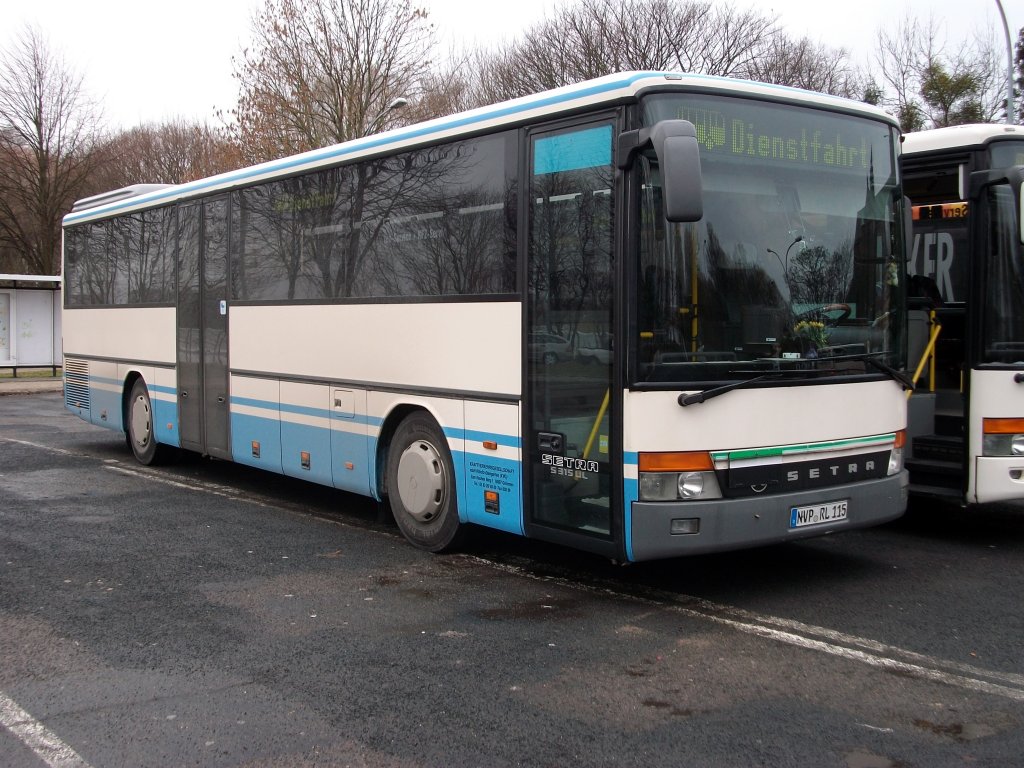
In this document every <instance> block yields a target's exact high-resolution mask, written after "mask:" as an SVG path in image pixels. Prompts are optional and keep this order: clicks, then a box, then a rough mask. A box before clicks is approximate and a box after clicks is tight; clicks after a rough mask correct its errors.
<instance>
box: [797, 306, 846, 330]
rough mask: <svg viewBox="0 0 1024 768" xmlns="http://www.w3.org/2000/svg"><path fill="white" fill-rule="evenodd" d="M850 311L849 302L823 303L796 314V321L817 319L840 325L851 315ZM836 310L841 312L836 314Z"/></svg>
mask: <svg viewBox="0 0 1024 768" xmlns="http://www.w3.org/2000/svg"><path fill="white" fill-rule="evenodd" d="M850 311H851V310H850V305H849V304H822V305H821V306H820V307H814V308H813V309H808V310H807V311H806V312H801V313H800V314H799V315H796V321H797V322H800V321H802V320H816V321H817V322H819V323H824V324H825V325H839V323H841V322H843V320H845V319H846V318H848V317H849V316H850ZM836 312H838V313H839V314H834V313H836Z"/></svg>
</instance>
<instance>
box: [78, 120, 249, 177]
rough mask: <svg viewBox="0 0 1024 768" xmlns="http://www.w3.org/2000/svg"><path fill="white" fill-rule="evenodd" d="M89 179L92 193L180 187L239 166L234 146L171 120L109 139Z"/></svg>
mask: <svg viewBox="0 0 1024 768" xmlns="http://www.w3.org/2000/svg"><path fill="white" fill-rule="evenodd" d="M97 151H98V152H99V155H100V157H101V159H102V162H101V163H100V164H99V167H98V168H97V170H96V172H95V173H94V174H93V175H92V176H91V177H90V179H89V186H90V188H91V190H92V191H94V192H102V191H106V190H110V189H117V188H119V187H124V186H128V185H130V184H182V183H184V182H186V181H192V180H194V179H201V178H203V177H206V176H213V175H214V174H217V173H222V172H224V171H229V170H231V169H233V168H237V167H239V166H240V165H242V159H241V157H240V156H239V154H238V151H237V148H236V147H235V145H234V144H233V143H232V142H230V141H229V140H227V139H226V138H225V137H224V136H223V135H221V134H220V133H219V132H218V131H216V130H214V129H213V128H211V127H210V126H208V125H206V124H204V123H198V122H196V123H192V122H187V121H185V120H171V121H169V122H166V123H161V124H159V125H157V124H152V125H140V126H137V127H135V128H130V129H128V130H125V131H120V132H118V133H115V134H114V135H113V136H110V137H109V138H107V139H106V140H105V141H103V143H102V145H101V146H100V147H99V148H98V150H97Z"/></svg>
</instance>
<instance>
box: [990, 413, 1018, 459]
mask: <svg viewBox="0 0 1024 768" xmlns="http://www.w3.org/2000/svg"><path fill="white" fill-rule="evenodd" d="M982 432H983V435H982V440H981V448H982V454H983V455H985V456H1024V419H982Z"/></svg>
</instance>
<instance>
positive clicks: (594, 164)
mask: <svg viewBox="0 0 1024 768" xmlns="http://www.w3.org/2000/svg"><path fill="white" fill-rule="evenodd" d="M614 125H615V124H614V122H613V121H612V120H611V119H604V120H595V119H590V120H588V121H587V122H576V123H573V124H567V123H561V124H559V125H558V126H557V127H552V128H549V129H541V130H537V131H532V132H531V133H530V136H529V147H530V155H529V157H530V167H529V171H528V173H529V176H528V180H529V196H528V208H529V213H528V224H527V228H528V238H527V243H528V245H527V247H528V258H527V272H526V291H525V293H526V308H525V313H524V326H525V327H524V334H525V341H524V344H523V354H524V358H525V359H524V371H525V374H524V378H525V380H524V393H525V409H524V428H523V435H524V438H523V441H524V449H525V450H524V463H525V465H526V466H525V467H524V469H525V475H526V488H527V490H526V491H525V494H524V495H525V496H526V499H525V501H526V508H527V510H529V511H528V514H527V519H526V523H527V529H528V532H529V534H530V535H532V536H537V537H538V538H544V539H548V540H553V541H561V542H564V543H571V544H573V545H575V546H579V547H582V548H585V549H591V550H593V551H598V552H601V553H606V552H607V553H609V556H612V557H615V556H616V554H615V552H617V549H616V546H617V545H615V543H614V541H613V534H614V533H616V531H615V528H616V527H618V526H615V525H613V521H614V520H615V519H616V517H615V512H616V509H617V508H618V506H620V505H621V501H618V500H617V499H616V497H617V496H619V497H621V494H615V493H613V492H612V489H613V488H616V487H618V486H619V485H621V480H620V479H619V477H620V475H621V471H622V470H621V467H620V466H617V465H616V463H615V462H613V461H611V460H610V457H611V456H613V455H614V454H613V453H612V451H613V450H614V447H613V442H614V441H613V440H612V437H611V423H612V414H613V412H616V411H617V410H618V406H617V404H616V403H615V402H613V400H614V398H613V397H612V393H613V392H614V390H613V389H612V349H613V340H612V327H613V326H612V307H613V305H614V303H615V301H616V299H617V297H616V296H615V292H616V291H617V288H616V286H615V281H614V280H613V258H612V257H613V250H614V247H613V244H614V235H613V230H614V227H613V222H614V216H613V210H614V205H615V201H614V195H613V188H614V168H613V165H612V140H613V137H614V135H615V130H614ZM619 464H621V462H619Z"/></svg>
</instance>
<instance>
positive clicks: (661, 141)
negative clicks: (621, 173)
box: [618, 120, 704, 222]
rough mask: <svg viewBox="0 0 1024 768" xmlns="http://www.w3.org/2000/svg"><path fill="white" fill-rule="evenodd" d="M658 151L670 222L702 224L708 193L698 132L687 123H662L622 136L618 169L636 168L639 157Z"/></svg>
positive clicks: (675, 121) (663, 197)
mask: <svg viewBox="0 0 1024 768" xmlns="http://www.w3.org/2000/svg"><path fill="white" fill-rule="evenodd" d="M648 147H651V148H652V149H654V154H655V155H656V156H657V158H658V165H659V167H660V168H661V194H662V200H663V202H664V206H665V218H666V219H668V220H669V221H675V222H687V221H700V219H701V218H702V217H703V216H704V194H703V184H702V181H701V170H700V146H699V145H698V143H697V130H696V129H695V128H694V127H693V123H691V122H689V121H687V120H662V121H660V122H658V123H655V124H654V125H653V126H651V127H650V128H641V129H640V130H638V131H627V132H626V133H623V134H622V135H620V136H619V147H618V166H619V168H622V169H627V168H629V167H631V166H632V164H633V161H634V159H635V157H636V155H637V154H638V153H639V152H640V151H642V150H644V149H646V148H648Z"/></svg>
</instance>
